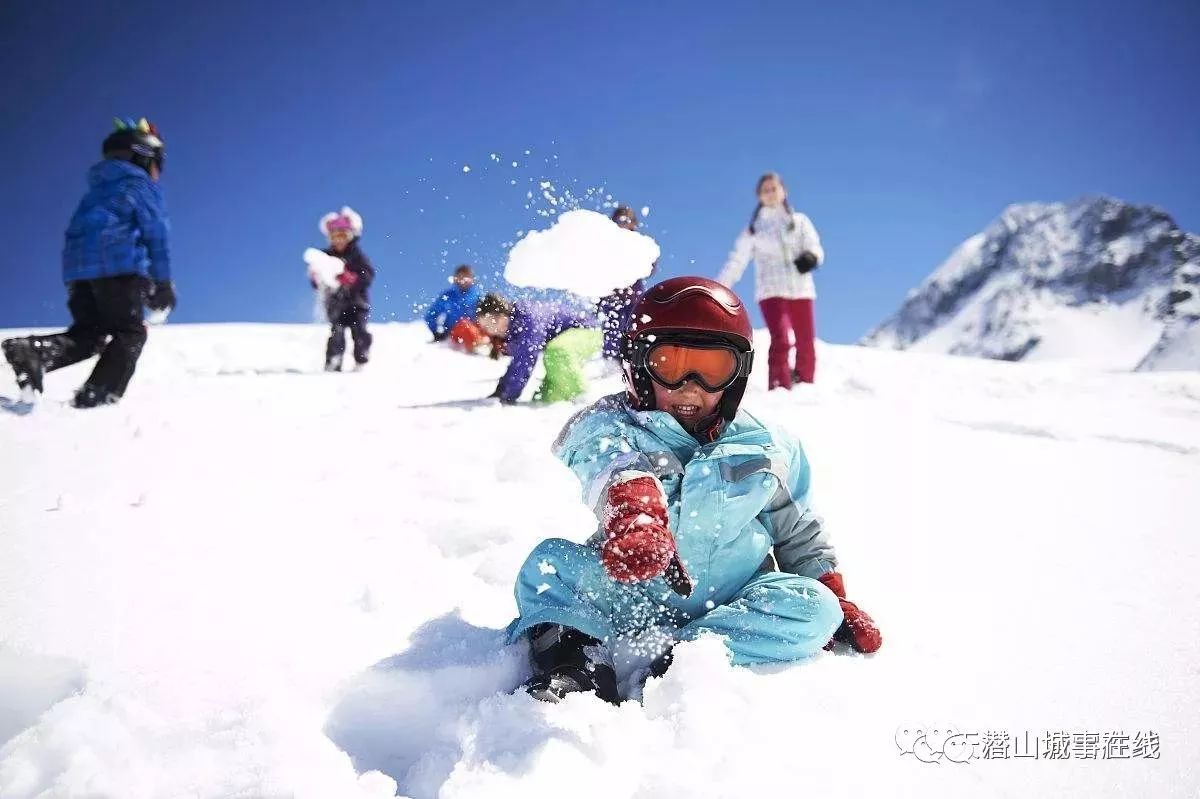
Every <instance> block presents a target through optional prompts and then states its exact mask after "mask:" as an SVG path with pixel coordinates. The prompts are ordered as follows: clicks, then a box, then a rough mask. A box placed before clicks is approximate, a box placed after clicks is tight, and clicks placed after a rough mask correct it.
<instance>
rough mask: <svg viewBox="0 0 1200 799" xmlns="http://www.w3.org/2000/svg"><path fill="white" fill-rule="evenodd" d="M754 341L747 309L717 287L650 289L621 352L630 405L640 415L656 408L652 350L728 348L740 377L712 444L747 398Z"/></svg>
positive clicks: (677, 283)
mask: <svg viewBox="0 0 1200 799" xmlns="http://www.w3.org/2000/svg"><path fill="white" fill-rule="evenodd" d="M753 339H754V329H753V328H752V327H751V325H750V314H749V313H747V311H746V306H745V304H743V303H742V301H741V299H740V298H739V297H738V295H736V294H734V293H733V291H732V290H731V289H729V288H727V287H725V286H723V285H721V284H720V283H718V282H717V281H715V280H709V279H708V278H706V277H673V278H670V279H669V280H664V281H663V282H661V283H658V284H656V285H654V286H652V287H650V289H648V290H647V291H646V293H645V294H643V295H642V296H641V298H640V299H639V300H638V301H637V302H636V303H635V304H634V306H633V310H632V311H631V313H630V321H629V331H628V333H627V335H626V340H625V346H624V350H623V352H622V361H623V362H624V369H625V384H626V387H627V390H628V392H629V398H630V403H631V404H632V405H633V406H634V407H635V408H637V409H639V410H654V408H655V402H654V385H653V378H652V377H651V375H650V371H649V369H648V368H647V366H646V355H647V353H648V352H649V350H650V348H651V346H652V345H654V344H658V343H668V342H675V343H681V344H693V345H700V346H712V345H714V344H716V345H725V346H729V347H731V348H732V349H733V350H734V351H735V353H736V354H737V359H738V372H737V376H736V378H735V379H734V381H733V382H732V383H731V384H730V385H729V386H728V387H727V388H726V389H725V395H724V396H723V397H722V398H721V403H720V404H719V405H718V406H717V413H718V416H719V421H718V424H717V426H716V427H715V429H714V430H713V431H710V438H712V439H715V438H716V436H717V435H719V434H720V430H721V427H723V423H724V422H731V421H733V417H734V416H735V415H736V414H737V409H738V405H740V404H741V401H742V395H743V394H745V392H746V383H747V381H748V380H749V378H750V368H751V366H752V365H753V363H754V343H753Z"/></svg>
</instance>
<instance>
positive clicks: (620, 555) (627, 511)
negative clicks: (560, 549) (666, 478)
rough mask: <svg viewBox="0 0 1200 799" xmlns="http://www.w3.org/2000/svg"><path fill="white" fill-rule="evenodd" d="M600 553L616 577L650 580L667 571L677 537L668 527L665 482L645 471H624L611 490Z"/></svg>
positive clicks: (630, 579)
mask: <svg viewBox="0 0 1200 799" xmlns="http://www.w3.org/2000/svg"><path fill="white" fill-rule="evenodd" d="M604 533H605V540H604V546H603V547H601V550H600V556H601V561H602V562H603V563H604V569H605V571H607V572H608V574H609V576H610V577H612V578H613V579H614V580H617V581H619V582H623V583H632V582H636V581H638V580H650V579H652V578H654V577H658V576H659V575H661V574H662V573H663V572H665V571H666V570H667V566H668V565H669V564H670V563H671V560H672V559H673V558H674V557H675V539H674V538H673V537H672V536H671V531H670V530H669V529H667V497H666V495H665V494H664V493H663V489H662V484H661V483H659V482H658V480H657V479H656V478H655V477H654V476H653V475H650V474H646V473H645V472H635V471H629V472H623V473H622V474H620V475H618V481H617V482H616V483H614V484H613V485H612V486H610V487H609V489H608V503H607V506H606V508H605V513H604Z"/></svg>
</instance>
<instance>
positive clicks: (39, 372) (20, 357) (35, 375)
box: [3, 338, 46, 394]
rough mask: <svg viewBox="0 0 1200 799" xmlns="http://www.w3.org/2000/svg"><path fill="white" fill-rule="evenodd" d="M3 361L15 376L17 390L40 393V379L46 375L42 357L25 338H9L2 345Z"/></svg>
mask: <svg viewBox="0 0 1200 799" xmlns="http://www.w3.org/2000/svg"><path fill="white" fill-rule="evenodd" d="M3 348H4V359H5V360H7V361H8V363H9V365H10V366H12V368H13V372H14V373H15V374H16V376H17V388H19V389H21V391H25V390H26V389H31V390H32V391H35V392H37V393H38V394H41V393H42V377H43V376H44V375H45V373H46V368H45V365H44V364H43V363H42V355H41V353H40V352H39V351H38V348H37V347H35V346H34V344H33V342H32V341H30V340H29V339H27V338H10V339H7V340H6V341H5V342H4V344H3Z"/></svg>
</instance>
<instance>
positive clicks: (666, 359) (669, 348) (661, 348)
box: [646, 344, 738, 391]
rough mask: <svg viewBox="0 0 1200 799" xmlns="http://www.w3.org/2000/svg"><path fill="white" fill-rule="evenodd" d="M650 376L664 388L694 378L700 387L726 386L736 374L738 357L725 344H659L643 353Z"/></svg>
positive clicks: (721, 387) (681, 383) (676, 385)
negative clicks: (700, 345)
mask: <svg viewBox="0 0 1200 799" xmlns="http://www.w3.org/2000/svg"><path fill="white" fill-rule="evenodd" d="M646 368H648V369H649V370H650V375H651V376H652V377H654V378H655V380H656V381H657V382H659V383H662V384H663V385H664V386H666V387H667V388H678V387H679V386H681V385H683V383H684V382H685V381H686V380H687V379H688V378H689V377H691V378H695V379H696V380H697V382H699V383H700V384H701V385H702V386H704V388H706V389H708V390H710V391H718V390H720V389H723V388H726V387H727V386H729V384H730V383H732V382H733V379H734V378H735V377H737V373H738V359H737V355H736V354H735V353H734V351H733V349H731V348H726V347H689V346H686V345H683V344H659V345H658V346H656V347H653V348H651V350H650V352H648V353H647V354H646Z"/></svg>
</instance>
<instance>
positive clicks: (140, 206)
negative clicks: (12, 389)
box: [3, 119, 175, 408]
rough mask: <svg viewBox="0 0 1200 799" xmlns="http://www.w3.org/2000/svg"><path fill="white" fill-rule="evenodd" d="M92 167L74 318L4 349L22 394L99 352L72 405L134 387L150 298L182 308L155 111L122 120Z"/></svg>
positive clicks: (70, 293) (73, 279) (67, 264)
mask: <svg viewBox="0 0 1200 799" xmlns="http://www.w3.org/2000/svg"><path fill="white" fill-rule="evenodd" d="M100 150H101V154H102V155H103V156H104V160H102V161H100V162H99V163H98V164H96V165H94V166H93V167H92V168H91V169H90V170H89V171H88V191H87V193H86V194H85V195H84V196H83V199H82V200H81V201H80V203H79V207H78V208H76V210H75V214H74V216H72V217H71V223H70V225H69V226H68V227H67V233H66V243H65V246H64V247H63V259H62V274H63V282H64V283H65V284H66V286H67V309H68V310H69V311H70V312H71V326H70V327H69V328H68V329H67V330H65V331H64V332H62V333H56V334H54V335H49V336H28V337H25V338H13V339H8V340H7V341H5V342H4V343H3V350H4V357H5V358H6V359H7V360H8V362H9V364H10V365H11V366H12V368H13V371H14V372H15V373H16V378H17V385H18V387H19V388H20V389H21V392H22V394H24V395H29V396H28V397H27V398H28V399H32V398H33V397H34V396H36V395H37V394H40V393H41V392H42V388H43V380H42V378H43V376H44V375H45V373H46V372H52V371H54V370H55V369H61V368H63V367H64V366H70V365H71V364H75V363H78V362H80V361H83V360H86V359H88V358H90V357H92V356H93V355H97V354H99V356H100V358H99V360H97V361H96V366H95V368H94V369H92V372H91V374H90V375H89V376H88V378H87V381H86V382H85V383H84V384H83V386H82V387H80V388H79V390H78V391H76V392H75V396H74V399H73V400H72V402H71V404H72V405H73V406H74V407H76V408H92V407H95V406H97V405H107V404H111V403H115V402H117V401H118V400H120V399H121V397H122V396H123V395H124V394H125V389H126V387H127V386H128V385H129V381H130V379H131V378H132V377H133V372H134V369H135V368H136V367H137V362H138V358H139V357H140V355H141V352H142V347H143V346H144V345H145V343H146V327H145V323H144V321H143V319H144V317H143V304H144V305H146V306H148V307H149V308H150V309H151V311H156V312H158V313H159V315H161V316H163V317H165V316H166V314H167V313H168V312H170V310H171V309H173V308H174V307H175V287H174V284H172V282H171V259H170V254H169V250H168V247H167V236H168V227H169V226H168V222H167V211H166V207H165V205H164V203H163V195H162V190H161V189H160V188H159V185H158V180H159V178H160V177H161V175H162V169H163V160H164V157H165V146H164V144H163V141H162V138H161V136H160V135H159V133H158V130H157V129H156V128H155V127H154V125H152V124H150V122H148V121H147V120H145V119H142V120H140V121H138V122H134V121H133V120H120V119H118V120H117V124H116V130H114V131H113V132H112V133H110V134H109V135H108V136H107V137H106V138H105V139H104V142H103V144H102V145H101V147H100Z"/></svg>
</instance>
